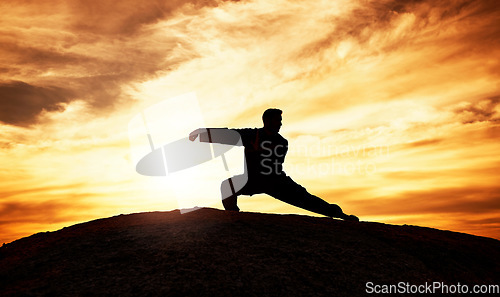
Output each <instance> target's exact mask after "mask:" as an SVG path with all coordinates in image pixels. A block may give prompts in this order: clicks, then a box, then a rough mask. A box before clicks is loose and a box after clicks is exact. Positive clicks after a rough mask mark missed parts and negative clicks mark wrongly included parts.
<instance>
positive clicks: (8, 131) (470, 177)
mask: <svg viewBox="0 0 500 297" xmlns="http://www.w3.org/2000/svg"><path fill="white" fill-rule="evenodd" d="M0 8H1V9H2V11H4V17H3V18H2V20H1V21H0V32H1V34H0V53H2V55H1V58H0V61H1V66H0V69H1V70H2V71H0V131H1V133H0V148H1V150H0V160H1V164H2V170H0V188H1V190H0V222H1V223H0V243H8V242H11V241H13V240H16V239H19V238H21V237H25V236H29V235H31V234H34V233H38V232H45V231H54V230H58V229H61V228H63V227H65V226H69V225H73V224H75V223H80V222H85V221H89V220H93V219H97V218H104V217H110V216H114V215H119V214H123V213H139V212H147V211H169V210H174V209H178V208H179V206H180V203H179V201H178V199H179V198H181V197H179V195H178V194H176V193H175V191H173V190H172V183H171V184H168V183H166V182H165V180H164V179H157V178H151V177H146V176H141V175H139V174H138V173H137V172H136V171H135V161H136V160H135V159H134V158H135V157H134V156H133V145H132V144H131V143H130V139H129V131H128V127H129V123H130V121H131V120H132V118H133V117H134V116H136V115H137V114H139V113H140V112H141V111H143V110H145V109H147V108H149V107H151V106H154V105H155V104H158V103H160V102H162V101H164V100H168V99H170V98H174V97H178V96H181V95H185V94H191V93H195V94H196V101H197V103H198V105H199V109H200V113H201V115H202V117H203V121H202V122H203V123H204V124H205V125H206V126H207V127H230V128H254V127H262V121H261V115H262V112H263V111H264V110H265V109H266V108H268V107H277V108H280V109H281V110H283V126H282V128H281V131H280V134H281V135H282V136H283V137H285V138H286V139H287V140H288V141H289V152H288V154H287V157H286V161H285V163H284V167H285V168H284V170H285V171H286V172H287V174H288V175H290V176H291V177H292V178H293V179H294V180H295V181H297V182H298V183H299V184H301V185H303V186H304V187H305V188H307V190H308V191H309V192H310V193H312V194H314V195H317V196H319V197H321V198H323V199H325V200H327V201H328V202H330V203H336V204H339V205H340V206H341V207H342V208H343V209H344V211H345V212H346V213H352V214H356V215H357V216H358V217H359V218H360V219H361V220H362V221H376V222H381V223H387V224H396V225H403V224H407V225H418V226H422V227H431V228H436V229H442V230H451V231H456V232H463V233H469V234H473V235H479V236H486V237H491V238H496V239H500V186H499V185H498V181H499V180H500V171H499V170H498V169H499V168H500V155H499V154H498V152H499V151H500V142H499V141H498V139H500V137H499V136H500V133H499V132H500V85H499V84H498V82H499V81H500V72H499V71H498V69H500V65H499V64H500V59H499V58H500V46H499V43H500V13H499V11H500V6H499V5H498V4H497V3H496V1H464V0H457V1H429V0H427V1H410V2H408V3H407V2H405V3H398V2H397V1H360V0H359V1H347V0H337V1H321V2H317V3H314V4H312V3H310V2H308V1H284V0H280V1H276V2H273V3H268V2H266V1H263V0H255V1H236V2H233V1H212V2H203V3H198V1H175V2H169V1H167V2H162V1H154V0H151V1H147V2H145V3H141V4H137V3H135V2H132V1H106V2H99V3H87V2H85V1H77V2H72V1H66V0H50V1H44V2H43V3H38V2H36V1H33V2H29V1H28V2H25V1H9V3H2V4H0ZM177 116H178V117H179V119H178V122H180V123H181V124H180V125H179V126H181V125H183V128H187V127H188V124H186V123H183V122H182V114H178V115H177ZM191 124H194V123H191ZM154 129H156V131H157V132H158V135H159V136H155V140H158V139H161V138H162V137H166V135H162V133H163V132H165V131H166V132H165V133H166V134H169V133H170V134H172V133H174V132H176V131H177V132H179V131H180V130H181V129H180V128H179V127H176V129H166V128H164V127H154ZM167 136H168V135H167ZM186 137H187V135H186ZM162 140H163V139H162ZM158 144H160V145H161V144H162V142H161V141H160V142H158ZM131 145H132V150H131ZM219 165H220V163H219ZM178 181H179V180H178ZM220 182H222V180H221V181H220ZM200 183H201V182H200ZM192 184H193V183H192V182H190V181H189V180H182V181H180V182H179V183H178V185H184V187H185V188H190V190H192V191H193V193H194V194H192V195H193V197H187V199H191V198H194V199H196V198H197V197H203V196H204V195H205V193H206V191H205V190H204V189H203V188H202V187H201V186H200V187H193V186H192ZM212 184H214V185H215V186H216V187H218V184H216V183H212ZM210 193H211V194H210V195H209V196H210V197H208V199H209V200H210V201H213V199H215V200H217V198H218V197H214V195H216V194H213V193H212V192H210ZM181 199H182V198H181ZM181 203H182V202H181ZM202 206H205V207H212V208H218V209H222V204H221V203H219V204H215V205H213V204H210V205H202ZM239 206H240V209H241V210H242V211H247V212H261V213H281V214H288V213H290V214H306V215H311V216H315V214H313V213H311V212H308V211H305V210H302V209H299V208H296V207H294V206H290V205H287V204H284V203H283V202H281V201H278V200H276V199H274V198H272V197H269V196H266V195H254V196H252V197H248V196H242V197H241V198H240V199H239ZM318 216H319V215H318Z"/></svg>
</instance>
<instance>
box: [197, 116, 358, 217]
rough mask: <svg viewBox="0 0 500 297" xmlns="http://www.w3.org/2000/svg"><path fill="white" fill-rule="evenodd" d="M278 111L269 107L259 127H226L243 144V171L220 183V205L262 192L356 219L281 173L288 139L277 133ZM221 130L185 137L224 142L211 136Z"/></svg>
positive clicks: (231, 206) (230, 207)
mask: <svg viewBox="0 0 500 297" xmlns="http://www.w3.org/2000/svg"><path fill="white" fill-rule="evenodd" d="M281 114H282V111H281V110H279V109H274V108H270V109H267V110H266V111H264V114H263V115H262V120H263V122H264V127H263V128H254V129H230V130H233V131H237V132H238V133H239V134H240V136H241V140H242V143H243V146H244V147H245V162H246V166H245V169H246V172H245V173H244V174H242V175H236V176H233V177H231V178H229V179H227V180H225V181H223V182H222V185H221V194H222V204H223V205H224V208H225V209H226V210H233V211H239V210H240V209H239V208H238V205H237V198H238V195H254V194H261V193H266V194H268V195H270V196H272V197H274V198H276V199H279V200H281V201H283V202H286V203H288V204H291V205H295V206H297V207H300V208H303V209H306V210H309V211H312V212H315V213H318V214H322V215H325V216H328V217H335V218H341V219H344V220H349V221H359V219H358V218H357V217H356V216H354V215H346V214H345V213H344V212H343V211H342V209H341V208H340V207H339V206H338V205H336V204H330V203H328V202H326V201H324V200H323V199H321V198H319V197H317V196H314V195H311V194H310V193H309V192H307V190H306V189H305V188H304V187H302V186H301V185H299V184H297V183H296V182H294V181H293V180H292V179H291V178H290V177H289V176H287V175H286V174H285V172H284V171H283V162H284V161H285V155H286V153H287V151H288V141H287V140H286V139H285V138H283V136H281V135H280V134H279V133H278V132H279V130H280V128H281V125H282V123H281V120H282V118H281ZM221 129H226V130H227V128H206V129H203V128H201V129H197V130H195V131H193V132H191V133H190V134H189V139H190V140H191V141H193V140H195V139H196V137H197V136H198V135H201V136H200V141H207V142H220V143H224V141H223V140H222V141H221V140H218V139H214V137H211V134H215V133H214V132H215V131H217V134H219V135H221V132H223V131H221ZM211 131H212V132H211ZM222 134H223V133H222ZM247 178H248V180H247ZM245 182H246V183H245ZM235 184H244V186H243V187H242V188H241V189H239V190H236V191H235V186H234V185H235ZM225 197H227V198H225Z"/></svg>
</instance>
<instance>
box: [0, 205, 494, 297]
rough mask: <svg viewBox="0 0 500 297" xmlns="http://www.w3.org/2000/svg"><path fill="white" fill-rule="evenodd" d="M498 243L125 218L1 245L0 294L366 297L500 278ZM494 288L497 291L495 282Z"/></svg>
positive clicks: (330, 225) (264, 220)
mask: <svg viewBox="0 0 500 297" xmlns="http://www.w3.org/2000/svg"><path fill="white" fill-rule="evenodd" d="M498 263H500V241H498V240H495V239H491V238H485V237H478V236H472V235H468V234H462V233H456V232H449V231H440V230H436V229H430V228H423V227H416V226H406V225H405V226H394V225H386V224H381V223H370V222H361V223H353V222H344V221H339V220H333V219H329V218H318V217H308V216H300V215H277V214H261V213H245V212H242V213H233V212H225V211H222V210H216V209H210V208H203V209H200V210H197V211H194V212H190V213H187V214H183V215H181V214H180V212H179V211H178V210H176V211H170V212H151V213H138V214H130V215H119V216H115V217H111V218H106V219H98V220H95V221H90V222H87V223H82V224H78V225H74V226H71V227H67V228H64V229H61V230H59V231H55V232H45V233H38V234H35V235H32V236H30V237H26V238H22V239H19V240H17V241H14V242H12V243H9V244H6V245H4V246H2V247H1V248H0V267H1V269H0V292H2V294H1V295H2V296H172V295H174V296H176V295H179V296H180V295H188V296H193V295H195V296H269V295H274V296H276V295H292V296H361V295H366V292H365V290H366V289H367V286H366V283H367V282H372V283H373V284H380V285H382V284H392V285H397V284H398V283H399V282H405V283H406V282H408V283H409V284H411V285H423V284H425V283H426V282H427V283H431V282H444V283H445V284H450V285H456V284H457V283H458V282H460V284H466V285H470V286H469V289H470V290H471V289H472V285H475V284H479V285H483V284H496V283H498V280H499V279H500V268H499V267H500V266H499V265H498ZM495 282H496V283H495Z"/></svg>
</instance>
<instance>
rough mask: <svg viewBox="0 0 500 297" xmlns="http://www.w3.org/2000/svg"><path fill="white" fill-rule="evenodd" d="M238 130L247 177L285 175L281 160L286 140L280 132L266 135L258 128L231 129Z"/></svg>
mask: <svg viewBox="0 0 500 297" xmlns="http://www.w3.org/2000/svg"><path fill="white" fill-rule="evenodd" d="M231 130H234V131H236V132H238V133H239V134H240V136H241V141H242V142H243V146H244V147H245V162H246V166H245V167H246V170H247V171H246V172H245V173H246V174H248V177H249V178H252V179H253V178H258V177H263V176H266V177H267V176H276V175H286V174H285V172H283V162H285V156H286V153H287V151H288V141H287V140H286V139H285V138H283V136H281V135H280V134H274V135H268V134H267V133H266V132H265V131H264V129H263V128H260V129H256V128H255V129H231Z"/></svg>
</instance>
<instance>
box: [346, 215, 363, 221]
mask: <svg viewBox="0 0 500 297" xmlns="http://www.w3.org/2000/svg"><path fill="white" fill-rule="evenodd" d="M343 219H344V221H349V222H359V219H358V217H357V216H355V215H345V216H344V218H343Z"/></svg>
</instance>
